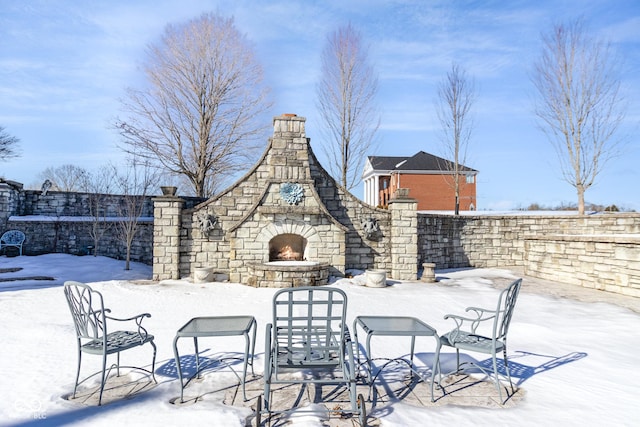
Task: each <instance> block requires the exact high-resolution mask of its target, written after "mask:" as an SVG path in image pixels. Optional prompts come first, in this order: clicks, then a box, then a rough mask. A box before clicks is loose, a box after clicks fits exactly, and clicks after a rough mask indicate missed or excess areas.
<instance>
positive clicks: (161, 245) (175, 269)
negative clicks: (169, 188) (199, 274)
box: [153, 196, 184, 280]
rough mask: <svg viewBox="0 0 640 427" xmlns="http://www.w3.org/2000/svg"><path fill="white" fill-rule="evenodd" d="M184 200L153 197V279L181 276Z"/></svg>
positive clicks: (177, 277) (172, 197) (171, 197)
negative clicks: (181, 236) (181, 227)
mask: <svg viewBox="0 0 640 427" xmlns="http://www.w3.org/2000/svg"><path fill="white" fill-rule="evenodd" d="M183 206H184V200H183V199H182V198H180V197H176V196H162V197H156V198H154V199H153V280H166V279H179V278H180V226H181V216H182V208H183Z"/></svg>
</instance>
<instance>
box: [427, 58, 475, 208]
mask: <svg viewBox="0 0 640 427" xmlns="http://www.w3.org/2000/svg"><path fill="white" fill-rule="evenodd" d="M475 99H476V90H475V84H474V82H473V80H472V79H469V78H468V77H467V73H466V72H465V70H464V69H462V68H461V67H460V66H459V65H458V64H455V63H454V64H452V65H451V70H449V72H447V76H446V77H445V78H444V79H443V80H442V81H441V82H440V83H439V84H438V96H437V99H436V112H437V115H438V120H439V121H440V125H441V126H442V142H443V147H444V150H443V151H444V152H445V158H446V159H447V160H450V162H447V164H446V165H442V168H443V169H445V170H446V172H448V173H450V175H447V178H446V179H447V180H448V183H449V184H450V185H451V187H452V188H453V190H454V194H455V214H456V215H459V213H460V187H461V185H464V183H466V174H464V173H463V170H464V169H465V167H464V163H466V158H467V149H468V146H469V140H470V139H471V133H472V131H473V118H472V117H471V108H472V107H473V103H474V102H475Z"/></svg>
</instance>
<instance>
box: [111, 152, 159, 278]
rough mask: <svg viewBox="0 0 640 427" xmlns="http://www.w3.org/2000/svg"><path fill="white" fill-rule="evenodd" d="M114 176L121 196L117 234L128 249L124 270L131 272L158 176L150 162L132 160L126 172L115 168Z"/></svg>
mask: <svg viewBox="0 0 640 427" xmlns="http://www.w3.org/2000/svg"><path fill="white" fill-rule="evenodd" d="M114 176H115V177H116V185H117V187H118V192H119V193H120V194H121V199H120V204H119V205H118V222H117V231H116V233H117V235H118V237H119V238H120V240H121V241H122V242H123V243H124V245H125V247H126V257H125V267H124V269H125V270H129V269H130V264H131V247H132V246H133V241H134V240H135V237H136V235H137V233H138V226H139V224H140V221H141V218H142V214H143V212H144V207H145V201H146V198H147V195H149V193H150V191H151V188H152V187H153V186H154V185H155V184H156V183H157V179H158V174H157V171H156V170H155V169H154V168H152V167H151V165H150V164H149V162H144V163H138V162H136V161H135V159H131V160H129V161H128V164H127V168H126V169H125V170H124V171H118V170H117V169H115V168H114Z"/></svg>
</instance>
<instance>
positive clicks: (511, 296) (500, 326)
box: [494, 279, 522, 339]
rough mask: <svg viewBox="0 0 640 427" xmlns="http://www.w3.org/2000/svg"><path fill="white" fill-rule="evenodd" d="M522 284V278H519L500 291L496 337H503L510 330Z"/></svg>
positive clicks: (495, 326)
mask: <svg viewBox="0 0 640 427" xmlns="http://www.w3.org/2000/svg"><path fill="white" fill-rule="evenodd" d="M521 285H522V279H518V280H516V281H514V282H513V283H511V284H510V285H509V286H507V287H506V288H505V289H504V290H503V291H502V292H500V297H499V298H498V307H497V308H496V319H495V323H494V336H495V337H496V339H503V338H504V337H505V336H506V335H507V332H509V324H510V323H511V318H512V317H513V310H514V308H515V306H516V300H517V299H518V294H519V293H520V286H521Z"/></svg>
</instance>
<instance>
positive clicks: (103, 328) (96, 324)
mask: <svg viewBox="0 0 640 427" xmlns="http://www.w3.org/2000/svg"><path fill="white" fill-rule="evenodd" d="M64 294H65V297H66V298H67V303H68V304H69V310H70V311H71V316H72V317H73V323H74V326H75V329H76V338H77V343H78V370H77V373H76V380H75V385H74V387H73V397H74V398H75V397H76V391H77V389H78V386H79V385H80V384H82V383H83V382H85V381H86V380H88V379H89V378H91V377H93V376H95V375H98V374H101V382H100V396H99V398H98V405H102V393H103V392H104V385H105V382H106V380H107V377H108V373H109V372H110V371H111V369H112V368H114V367H115V368H116V374H117V376H120V368H121V367H124V366H120V353H121V352H123V351H125V350H129V349H132V348H135V347H140V346H143V345H144V344H146V343H149V344H151V345H152V346H153V360H152V362H151V370H147V369H145V368H140V367H137V368H136V367H133V366H126V367H127V368H132V369H139V370H142V371H145V372H148V373H150V374H151V376H152V378H153V381H154V382H157V381H156V377H155V373H154V369H155V363H156V345H155V344H154V342H153V335H150V334H149V333H147V330H146V329H145V328H143V327H142V320H143V319H144V318H145V317H151V315H150V314H148V313H143V314H139V315H137V316H134V317H129V318H126V319H119V318H115V317H111V316H109V315H108V313H110V310H109V309H106V308H104V302H103V299H102V294H101V293H100V292H98V291H94V290H93V289H91V287H90V286H88V285H85V284H83V283H79V282H73V281H68V282H65V284H64ZM107 322H108V323H107ZM114 322H135V325H136V329H135V330H133V331H129V330H114V331H111V329H107V325H109V326H111V325H112V324H113V323H114ZM82 353H87V354H93V355H97V356H102V370H100V371H98V372H96V373H94V374H92V375H89V376H88V377H87V378H85V379H84V380H82V381H80V382H78V380H79V379H80V365H81V363H82ZM113 353H116V355H117V361H116V363H115V364H113V365H111V366H110V367H109V368H108V369H107V356H108V355H110V354H113Z"/></svg>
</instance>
